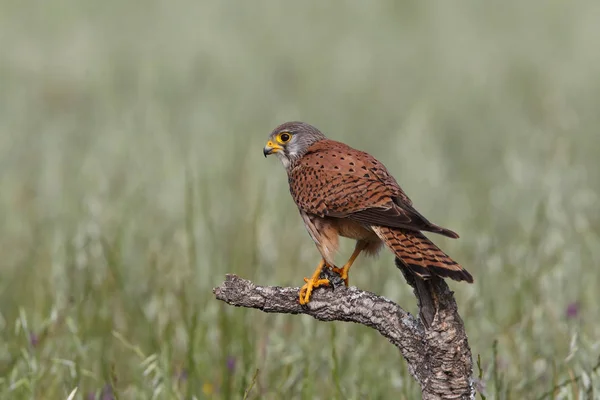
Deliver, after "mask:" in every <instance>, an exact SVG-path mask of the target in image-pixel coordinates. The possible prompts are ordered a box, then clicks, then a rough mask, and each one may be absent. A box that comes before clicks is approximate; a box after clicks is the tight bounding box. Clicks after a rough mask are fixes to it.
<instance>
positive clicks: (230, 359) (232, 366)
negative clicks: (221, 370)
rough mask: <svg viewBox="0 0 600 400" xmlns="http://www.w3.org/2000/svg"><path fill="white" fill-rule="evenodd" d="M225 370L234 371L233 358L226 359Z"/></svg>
mask: <svg viewBox="0 0 600 400" xmlns="http://www.w3.org/2000/svg"><path fill="white" fill-rule="evenodd" d="M227 369H228V370H229V372H233V371H235V357H233V356H229V357H227Z"/></svg>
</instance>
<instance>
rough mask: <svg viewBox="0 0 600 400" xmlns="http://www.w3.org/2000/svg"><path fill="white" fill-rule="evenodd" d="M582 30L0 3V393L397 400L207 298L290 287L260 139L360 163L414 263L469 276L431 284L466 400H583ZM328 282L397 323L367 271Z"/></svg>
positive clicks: (570, 14)
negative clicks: (403, 210) (344, 150)
mask: <svg viewBox="0 0 600 400" xmlns="http://www.w3.org/2000/svg"><path fill="white" fill-rule="evenodd" d="M599 15H600V3H599V2H597V1H593V0H582V1H570V2H565V1H557V0H549V1H541V0H539V1H528V2H524V1H518V0H508V1H502V2H500V1H488V2H481V1H475V0H459V1H453V2H448V1H431V2H422V1H406V2H398V1H391V0H390V1H377V2H366V1H349V2H322V1H303V2H298V1H296V2H291V1H282V2H275V1H266V0H264V1H247V2H243V1H231V0H227V1H211V2H208V1H191V0H176V1H171V2H167V1H146V2H142V1H127V2H124V1H116V0H107V1H102V2H101V1H92V0H70V1H67V0H56V1H52V2H50V1H48V2H42V1H31V0H23V1H16V0H14V1H11V0H4V1H2V2H1V3H0V49H1V51H0V255H1V258H0V335H1V341H0V396H1V397H2V398H14V399H20V398H23V399H29V398H35V399H42V398H44V399H55V398H56V399H63V398H67V396H68V395H69V394H70V393H71V392H72V391H73V389H75V388H78V390H77V392H76V393H75V395H74V398H76V399H86V400H87V399H88V398H90V399H91V398H94V396H97V398H101V396H104V399H109V398H112V397H115V398H119V399H139V398H152V397H153V396H154V398H161V399H162V398H188V397H190V398H191V396H193V395H194V396H196V398H198V399H204V398H207V399H208V398H211V399H230V398H232V399H235V398H242V397H243V395H244V391H245V390H247V389H248V388H249V387H250V386H252V388H251V390H250V391H249V393H248V396H247V398H249V399H282V398H286V399H288V398H289V399H333V398H337V399H388V398H400V399H413V398H418V396H419V394H418V393H419V391H418V387H417V385H416V384H415V383H414V382H413V380H412V378H411V377H410V375H409V374H408V372H407V368H406V364H405V361H404V360H403V359H402V358H401V357H400V354H399V353H398V351H397V350H396V349H395V348H394V347H393V346H392V345H391V344H390V343H388V342H387V340H385V339H384V338H383V337H381V336H379V335H378V334H377V333H376V332H374V331H371V330H369V329H367V328H365V327H362V326H358V325H354V324H347V323H329V324H327V323H320V322H316V321H314V320H313V319H311V318H310V317H307V316H290V315H267V314H263V313H261V312H259V311H256V310H244V309H235V308H233V307H229V306H226V305H224V304H222V303H220V302H218V301H216V300H215V299H214V296H213V294H212V288H213V287H215V286H217V285H219V284H220V283H221V282H222V281H223V279H224V275H225V274H226V273H236V274H238V275H240V276H242V277H244V278H249V279H252V280H254V281H255V282H258V283H261V284H272V285H292V286H299V285H300V284H301V283H302V278H303V277H304V276H309V275H310V274H311V273H312V271H313V269H314V267H315V265H316V263H317V262H318V260H319V255H318V252H317V250H316V248H315V246H314V244H313V243H312V241H311V239H310V237H309V236H308V234H307V233H306V231H305V228H304V227H303V224H302V222H301V219H300V217H299V216H298V212H297V210H296V207H295V205H294V204H293V201H292V200H291V198H290V196H289V193H288V187H287V181H286V176H285V172H284V171H283V169H282V168H281V165H279V162H277V160H275V159H271V158H269V159H266V160H265V159H264V158H263V155H262V148H263V146H264V144H265V141H266V138H267V136H268V134H269V133H270V131H271V130H272V129H273V128H274V127H275V126H276V125H278V124H279V123H281V122H284V121H286V120H303V121H306V122H309V123H312V124H314V125H316V126H317V127H319V128H320V129H321V130H323V132H324V133H325V134H326V135H328V136H329V137H330V138H333V139H337V140H341V141H344V142H346V143H348V144H349V145H351V146H353V147H357V148H359V149H361V150H365V151H368V152H370V153H372V154H373V155H375V156H376V157H377V158H378V159H380V160H381V161H382V162H383V163H384V164H385V165H386V166H387V167H388V169H389V170H390V171H391V173H392V174H393V175H394V176H395V177H396V179H397V180H398V181H399V182H400V183H401V185H402V186H403V188H404V189H405V190H406V192H407V193H408V195H409V196H410V197H411V198H412V200H413V201H414V203H415V205H416V207H417V209H418V210H419V211H421V212H422V213H423V214H424V215H426V216H427V217H428V218H429V219H431V220H432V221H433V222H435V223H438V224H440V225H443V226H446V227H448V228H451V229H453V230H455V231H457V232H458V233H459V234H460V235H461V239H460V240H448V239H445V238H443V237H433V236H432V238H433V239H434V240H435V242H436V243H437V244H439V245H440V246H441V247H442V248H443V249H444V250H445V251H447V252H448V253H449V254H450V255H451V256H452V257H454V258H455V259H456V260H457V261H459V262H461V263H462V264H463V265H464V266H465V267H466V268H467V269H468V270H469V271H470V272H471V273H472V274H473V276H474V277H475V284H473V285H467V284H464V283H456V282H450V285H451V288H452V289H453V290H454V291H455V293H456V298H457V301H458V304H459V309H460V313H461V315H462V317H463V319H464V322H465V326H466V330H467V332H468V335H469V339H470V344H471V348H472V350H473V355H474V358H476V357H477V355H480V357H481V369H482V371H481V374H482V379H481V381H480V382H479V383H478V385H477V386H478V387H479V388H480V389H483V393H484V394H485V395H487V396H488V398H498V399H500V398H511V399H529V398H531V399H536V398H539V397H541V396H543V395H544V394H545V393H546V392H548V391H550V390H552V388H553V387H555V386H556V385H559V384H560V383H561V382H563V381H565V380H566V381H567V384H566V385H564V386H562V387H561V388H559V389H557V391H556V395H557V396H558V398H561V399H582V398H586V396H589V397H592V394H591V393H592V392H591V391H592V390H595V392H594V393H595V394H596V395H598V393H599V392H598V391H599V390H600V379H599V377H598V373H597V372H596V373H595V374H594V373H592V370H593V368H594V366H595V365H597V362H598V356H599V354H600V339H599V338H600V323H599V322H598V321H599V320H600V307H599V306H598V298H599V294H598V287H599V286H600V269H599V268H598V265H599V262H600V236H599V235H600V212H599V211H598V204H599V197H598V196H599V195H600V161H599V160H598V153H599V152H600V133H599V131H598V130H599V127H600V104H599V103H600V79H599V77H600V45H599V44H598V43H599V38H600V24H599V23H598V16H599ZM352 247H353V243H351V242H350V241H344V243H343V246H342V251H341V254H340V259H339V260H340V262H342V261H343V259H344V257H347V256H348V255H349V253H350V252H351V250H352ZM351 284H352V285H356V286H358V287H360V288H361V289H365V290H370V291H373V292H376V293H378V294H381V295H384V296H386V297H388V298H390V299H392V300H394V301H396V302H398V303H399V304H400V305H402V306H403V307H405V308H407V309H409V310H410V311H414V310H415V308H416V304H415V299H414V296H413V295H412V293H411V291H410V290H409V287H408V286H407V285H406V283H405V282H404V279H403V278H402V276H401V274H400V273H399V272H398V271H397V270H396V268H395V267H394V265H393V257H392V255H391V253H389V252H384V253H382V255H381V256H380V257H379V258H378V259H377V260H374V259H369V258H362V257H361V258H360V259H359V260H358V262H357V264H356V266H355V267H354V268H353V270H352V274H351ZM495 343H496V345H495ZM494 349H495V351H494ZM257 369H258V370H259V372H258V373H256V370H257ZM475 374H476V375H479V372H478V371H477V369H476V370H475ZM253 376H256V378H255V380H254V384H253V385H252V381H253ZM111 388H112V389H111ZM111 396H112V397H111ZM578 396H579V397H578ZM550 397H551V396H548V398H550Z"/></svg>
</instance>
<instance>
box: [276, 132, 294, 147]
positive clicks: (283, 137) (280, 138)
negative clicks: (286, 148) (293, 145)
mask: <svg viewBox="0 0 600 400" xmlns="http://www.w3.org/2000/svg"><path fill="white" fill-rule="evenodd" d="M291 138H292V135H291V134H289V133H287V132H282V133H280V134H279V136H277V141H278V142H279V143H281V144H283V143H287V142H289V141H290V139H291Z"/></svg>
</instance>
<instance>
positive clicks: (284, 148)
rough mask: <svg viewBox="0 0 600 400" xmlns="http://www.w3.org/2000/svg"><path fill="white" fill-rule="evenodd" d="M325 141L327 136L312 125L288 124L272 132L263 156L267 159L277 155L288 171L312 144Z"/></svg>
mask: <svg viewBox="0 0 600 400" xmlns="http://www.w3.org/2000/svg"><path fill="white" fill-rule="evenodd" d="M323 139H325V135H323V134H322V133H321V131H320V130H318V129H317V128H315V127H314V126H312V125H309V124H307V123H304V122H286V123H284V124H281V125H279V126H278V127H277V128H275V129H274V130H273V132H271V134H270V135H269V140H268V141H267V144H266V145H265V148H264V149H263V154H264V155H265V157H266V156H268V155H271V154H275V155H276V156H277V158H279V160H280V161H281V163H282V164H283V166H284V167H285V168H286V169H287V168H289V167H290V165H292V164H293V162H294V160H297V159H298V158H300V157H302V156H303V155H304V154H305V153H306V151H307V150H308V148H309V147H310V146H311V145H312V144H314V143H315V142H318V141H319V140H323Z"/></svg>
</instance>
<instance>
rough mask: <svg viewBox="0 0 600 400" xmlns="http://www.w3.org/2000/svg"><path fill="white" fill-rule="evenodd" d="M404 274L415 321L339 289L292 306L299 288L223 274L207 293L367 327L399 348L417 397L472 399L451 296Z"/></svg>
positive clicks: (366, 295) (440, 284) (379, 300)
mask: <svg viewBox="0 0 600 400" xmlns="http://www.w3.org/2000/svg"><path fill="white" fill-rule="evenodd" d="M405 276H406V278H407V281H408V283H409V284H410V285H411V286H412V287H413V288H414V290H415V294H416V295H417V298H418V300H419V305H420V312H419V315H420V319H417V318H415V317H413V316H412V315H411V314H410V313H408V312H406V311H404V310H403V309H402V308H401V307H400V306H399V305H397V304H395V303H394V302H392V301H390V300H388V299H385V298H383V297H381V296H377V295H375V294H373V293H370V292H366V291H362V290H359V289H357V288H355V287H348V288H347V287H345V286H343V285H338V286H335V285H334V289H332V288H324V289H321V288H319V289H317V290H315V291H314V292H313V295H312V297H311V301H310V302H309V303H308V304H307V305H304V306H302V305H300V304H299V302H298V291H299V288H290V287H278V286H257V285H255V284H254V283H252V282H250V281H248V280H245V279H242V278H239V277H237V276H236V275H227V278H226V280H225V282H224V283H223V284H222V285H221V286H219V287H217V288H215V289H214V290H213V292H214V293H215V295H216V298H217V299H219V300H222V301H224V302H226V303H228V304H231V305H234V306H238V307H248V308H257V309H259V310H261V311H264V312H269V313H285V314H307V315H310V316H312V317H314V318H316V319H318V320H320V321H351V322H356V323H359V324H362V325H366V326H369V327H371V328H373V329H376V330H377V331H378V332H379V333H380V334H381V335H383V336H385V337H386V338H387V339H388V340H389V341H390V342H391V343H392V344H393V345H394V346H396V347H397V348H398V349H399V350H400V352H401V353H402V355H403V356H404V358H405V359H406V361H407V363H408V370H409V371H410V373H411V374H412V376H413V377H414V378H415V379H416V380H417V382H419V384H420V385H421V390H422V397H423V399H472V398H474V396H475V392H474V388H473V382H472V379H471V374H472V360H471V350H470V348H469V345H468V342H467V336H466V334H465V331H464V326H463V323H462V320H461V318H460V316H459V315H458V312H457V308H456V302H455V301H454V297H453V295H452V292H451V291H450V289H449V288H448V286H447V285H446V283H445V282H444V281H443V280H442V279H432V280H429V281H422V280H419V279H415V278H414V277H413V276H412V275H410V274H405Z"/></svg>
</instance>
